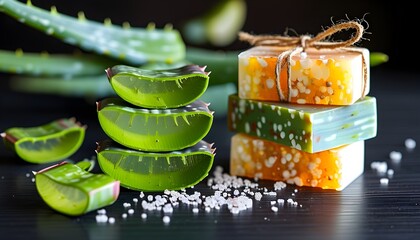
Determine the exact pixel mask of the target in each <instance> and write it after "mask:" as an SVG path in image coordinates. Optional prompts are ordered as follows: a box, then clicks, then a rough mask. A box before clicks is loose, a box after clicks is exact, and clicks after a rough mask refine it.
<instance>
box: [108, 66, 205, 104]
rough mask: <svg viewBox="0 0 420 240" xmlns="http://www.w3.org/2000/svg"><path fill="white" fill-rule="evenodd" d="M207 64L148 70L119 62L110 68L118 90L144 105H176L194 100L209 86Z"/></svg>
mask: <svg viewBox="0 0 420 240" xmlns="http://www.w3.org/2000/svg"><path fill="white" fill-rule="evenodd" d="M204 69H205V67H199V66H197V65H185V66H183V67H180V68H174V69H166V70H145V69H140V68H134V67H130V66H125V65H116V66H113V67H112V68H108V69H107V70H106V73H107V76H108V79H109V82H110V83H111V86H112V87H113V89H114V90H115V92H116V93H117V94H118V95H119V96H120V97H121V98H122V99H124V100H125V101H127V102H129V103H131V104H133V105H136V106H140V107H144V108H159V109H162V108H176V107H182V106H185V105H188V104H190V103H191V102H193V101H195V100H196V99H197V98H199V97H200V96H201V95H202V94H203V93H204V92H205V91H206V89H207V86H208V82H209V77H208V73H206V72H204Z"/></svg>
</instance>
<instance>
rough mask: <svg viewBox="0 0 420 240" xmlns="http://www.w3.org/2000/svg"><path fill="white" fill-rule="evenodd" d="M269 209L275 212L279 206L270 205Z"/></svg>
mask: <svg viewBox="0 0 420 240" xmlns="http://www.w3.org/2000/svg"><path fill="white" fill-rule="evenodd" d="M271 211H273V212H277V211H279V208H278V207H276V206H272V207H271Z"/></svg>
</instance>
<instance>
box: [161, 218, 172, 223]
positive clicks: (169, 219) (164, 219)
mask: <svg viewBox="0 0 420 240" xmlns="http://www.w3.org/2000/svg"><path fill="white" fill-rule="evenodd" d="M162 221H163V223H165V224H168V223H169V222H171V218H170V217H169V216H163V218H162Z"/></svg>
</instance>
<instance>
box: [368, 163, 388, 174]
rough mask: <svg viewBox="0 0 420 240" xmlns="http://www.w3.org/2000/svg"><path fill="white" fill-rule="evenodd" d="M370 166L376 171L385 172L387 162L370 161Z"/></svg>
mask: <svg viewBox="0 0 420 240" xmlns="http://www.w3.org/2000/svg"><path fill="white" fill-rule="evenodd" d="M370 168H372V169H373V170H376V171H377V172H378V173H386V171H387V170H388V164H387V163H386V162H372V163H371V164H370Z"/></svg>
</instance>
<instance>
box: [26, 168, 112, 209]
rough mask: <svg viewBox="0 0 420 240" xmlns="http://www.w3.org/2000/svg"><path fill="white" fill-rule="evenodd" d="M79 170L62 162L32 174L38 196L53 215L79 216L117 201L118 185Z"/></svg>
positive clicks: (103, 177) (100, 176)
mask: <svg viewBox="0 0 420 240" xmlns="http://www.w3.org/2000/svg"><path fill="white" fill-rule="evenodd" d="M80 166H84V165H80ZM80 166H79V164H71V163H68V162H65V161H64V162H61V163H58V164H55V165H53V166H51V167H48V168H45V169H43V170H41V171H39V172H35V173H34V174H35V183H36V188H37V191H38V193H39V195H40V196H41V198H42V199H43V200H44V202H45V203H46V204H47V205H49V206H50V207H51V208H52V209H54V210H55V211H58V212H60V213H63V214H66V215H70V216H80V215H82V214H85V213H87V212H90V211H93V210H96V209H99V208H102V207H105V206H108V205H111V204H113V203H114V202H115V201H116V200H117V198H118V196H119V192H120V183H119V181H117V180H115V179H113V178H112V177H110V176H108V175H106V174H93V173H90V172H88V171H85V170H84V169H83V168H81V167H80Z"/></svg>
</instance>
